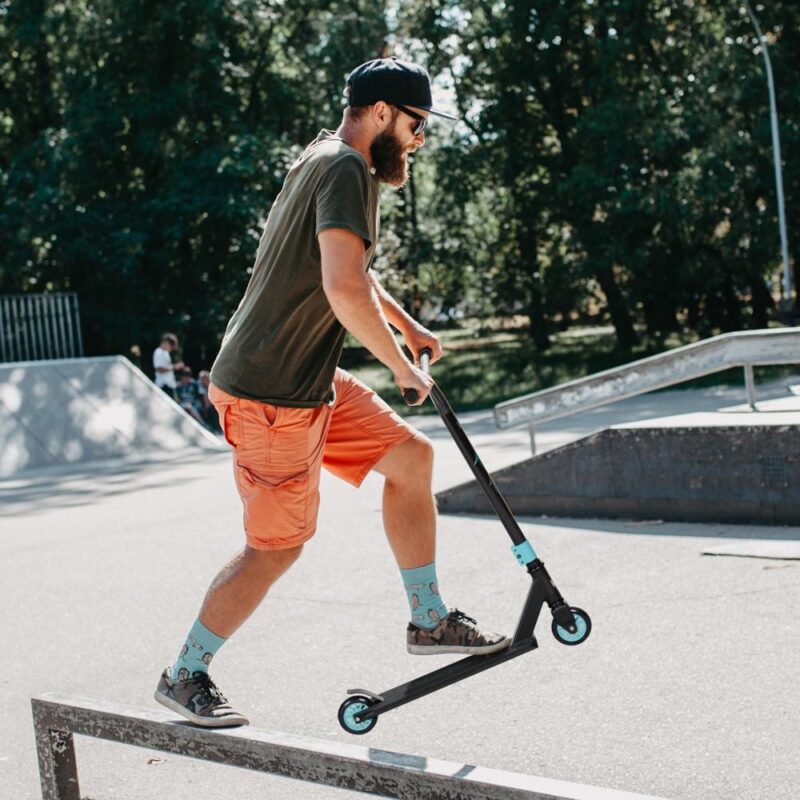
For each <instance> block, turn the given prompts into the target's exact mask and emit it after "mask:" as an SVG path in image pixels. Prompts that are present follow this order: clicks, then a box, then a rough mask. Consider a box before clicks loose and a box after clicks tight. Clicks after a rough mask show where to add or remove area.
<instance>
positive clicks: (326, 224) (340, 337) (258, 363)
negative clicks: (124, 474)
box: [211, 130, 379, 407]
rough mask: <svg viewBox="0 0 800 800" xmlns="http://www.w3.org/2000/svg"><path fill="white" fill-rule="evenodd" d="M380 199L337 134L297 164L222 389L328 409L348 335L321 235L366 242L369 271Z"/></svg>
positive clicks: (272, 224)
mask: <svg viewBox="0 0 800 800" xmlns="http://www.w3.org/2000/svg"><path fill="white" fill-rule="evenodd" d="M378 190H379V183H378V180H377V179H376V178H375V177H373V176H372V175H371V174H370V172H369V168H368V166H367V161H366V159H365V158H364V157H363V156H362V155H361V153H359V152H358V151H357V150H354V149H353V148H352V147H350V146H349V145H347V144H345V143H344V142H343V141H342V140H341V139H338V138H336V136H335V134H334V133H333V132H332V131H327V130H324V131H322V132H321V133H320V134H319V136H318V137H317V138H316V139H315V140H314V141H313V142H312V143H311V144H310V145H309V146H308V147H307V148H306V150H305V152H304V153H303V154H302V155H301V156H300V158H298V159H297V161H295V163H294V164H293V165H292V167H291V169H290V170H289V174H288V175H287V176H286V181H285V182H284V184H283V188H282V189H281V191H280V193H279V194H278V196H277V198H276V199H275V202H274V203H273V205H272V209H271V210H270V213H269V218H268V219H267V224H266V226H265V228H264V232H263V234H262V235H261V241H260V242H259V245H258V254H257V256H256V261H255V266H254V268H253V274H252V276H251V277H250V282H249V284H248V286H247V289H246V291H245V293H244V297H243V298H242V301H241V303H239V307H238V308H237V309H236V312H235V313H234V315H233V316H232V317H231V319H230V322H229V323H228V327H227V330H226V331H225V337H224V338H223V340H222V345H221V348H220V351H219V355H218V356H217V359H216V361H215V362H214V366H213V367H212V369H211V380H212V381H213V382H214V383H215V384H216V385H217V386H219V387H220V388H221V389H223V390H224V391H226V392H228V393H229V394H232V395H234V396H236V397H243V398H246V399H249V400H261V401H263V402H266V403H272V404H274V405H280V406H300V407H303V406H306V407H314V406H318V405H320V403H324V402H327V401H329V400H330V398H331V385H332V382H333V376H334V372H335V370H336V365H337V364H338V362H339V357H340V356H341V352H342V346H343V344H344V337H345V330H344V328H343V327H342V325H341V323H340V322H339V321H338V320H337V319H336V317H335V316H334V314H333V311H332V309H331V307H330V304H329V302H328V298H327V297H326V295H325V292H324V291H323V289H322V270H321V265H320V250H319V243H318V241H317V235H318V234H319V233H320V231H324V230H326V229H328V228H346V229H347V230H350V231H353V232H354V233H356V234H358V235H359V236H360V237H361V238H362V239H363V240H364V269H365V270H367V269H369V268H370V266H371V264H372V259H373V257H374V254H375V245H376V244H377V239H378V229H379V205H378Z"/></svg>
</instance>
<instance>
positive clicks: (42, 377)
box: [0, 356, 225, 477]
mask: <svg viewBox="0 0 800 800" xmlns="http://www.w3.org/2000/svg"><path fill="white" fill-rule="evenodd" d="M198 448H200V449H206V450H221V449H224V448H225V445H224V443H222V442H221V440H219V439H217V437H216V436H214V435H213V434H211V433H209V432H208V431H207V430H205V429H204V428H203V427H202V426H201V425H199V424H198V423H197V422H195V420H193V419H192V418H191V417H189V416H188V415H187V414H186V413H185V412H184V411H183V410H182V409H181V408H180V406H178V405H177V404H176V403H174V402H173V401H172V400H170V399H169V398H168V397H167V396H166V395H165V394H164V393H163V392H162V391H161V390H160V389H158V388H157V387H156V386H155V384H154V383H153V382H152V381H151V380H150V379H149V378H148V377H147V376H146V375H145V374H144V373H143V372H141V371H140V370H139V369H137V368H136V367H135V366H133V364H131V363H130V362H129V361H128V360H127V359H125V358H123V357H122V356H108V357H103V358H80V359H63V360H57V361H33V362H24V363H12V364H0V476H2V477H8V476H11V475H16V474H18V473H19V472H22V471H26V470H33V469H41V468H44V467H54V466H67V465H70V464H79V463H84V462H89V461H102V460H105V459H111V458H129V457H137V458H141V457H145V458H146V457H149V456H163V455H168V454H171V453H175V454H177V453H179V452H181V451H183V450H187V449H195V450H196V449H198Z"/></svg>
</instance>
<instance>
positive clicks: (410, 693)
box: [339, 348, 592, 734]
mask: <svg viewBox="0 0 800 800" xmlns="http://www.w3.org/2000/svg"><path fill="white" fill-rule="evenodd" d="M430 356H431V350H430V349H429V348H425V349H423V350H422V351H421V352H420V366H421V367H422V369H423V370H424V371H425V372H428V370H429V365H430ZM418 398H419V395H418V394H417V392H416V390H414V389H406V391H405V392H404V393H403V399H404V400H405V401H406V402H407V403H408V404H409V405H412V404H414V403H415V402H416V401H417V399H418ZM430 398H431V400H432V401H433V404H434V406H436V410H437V411H438V412H439V415H440V416H441V418H442V421H443V422H444V424H445V425H446V426H447V429H448V430H449V431H450V434H451V435H452V437H453V439H454V440H455V443H456V444H457V445H458V449H459V450H460V451H461V453H462V455H463V456H464V458H465V459H466V461H467V463H468V464H469V466H470V469H471V470H472V472H473V474H474V475H475V477H476V478H477V480H478V483H479V484H480V486H481V489H483V491H484V493H485V494H486V497H487V498H488V499H489V502H490V503H491V505H492V508H494V510H495V512H496V513H497V516H498V517H499V518H500V521H501V522H502V523H503V527H505V529H506V531H507V532H508V535H509V536H510V537H511V541H512V542H513V546H512V548H511V550H512V552H513V553H514V555H515V556H516V559H517V562H518V563H519V564H520V565H521V566H523V567H525V568H526V570H527V571H528V574H529V575H530V576H531V580H532V581H533V584H532V586H531V588H530V590H529V592H528V598H527V600H526V601H525V605H524V606H523V609H522V615H521V616H520V618H519V622H518V623H517V628H516V630H515V632H514V636H513V638H512V640H511V644H510V645H509V646H508V647H507V648H506V649H505V650H500V651H499V652H496V653H491V654H489V655H476V656H468V657H467V658H463V659H461V660H460V661H456V662H455V663H453V664H449V665H448V666H446V667H442V668H441V669H437V670H434V671H433V672H430V673H428V674H427V675H423V676H421V677H419V678H416V679H414V680H413V681H409V682H408V683H404V684H402V685H401V686H396V687H394V688H393V689H388V690H387V691H385V692H381V693H380V694H378V693H377V692H370V691H368V690H366V689H350V690H349V691H348V692H347V694H348V695H351V696H350V697H348V698H347V699H346V700H345V701H344V702H343V703H342V704H341V706H340V707H339V723H340V724H341V726H342V727H343V728H344V729H345V730H346V731H347V732H348V733H355V734H363V733H367V732H368V731H371V730H372V729H373V728H374V727H375V723H376V722H377V721H378V717H379V716H380V715H381V714H385V713H386V712H387V711H391V710H392V709H393V708H398V707H399V706H402V705H405V704H406V703H410V702H411V701H412V700H417V699H418V698H420V697H423V696H424V695H426V694H430V693H431V692H435V691H437V690H438V689H443V688H444V687H445V686H449V685H450V684H452V683H456V682H457V681H461V680H464V678H468V677H469V676H470V675H475V674H476V673H478V672H482V671H483V670H486V669H490V668H491V667H496V666H497V665H498V664H502V663H503V662H504V661H510V660H511V659H512V658H516V657H517V656H521V655H523V654H524V653H530V652H531V651H532V650H535V649H536V648H537V647H538V642H537V641H536V637H535V636H534V635H533V629H534V627H535V626H536V622H537V620H538V619H539V613H540V612H541V610H542V606H543V605H544V604H545V603H547V605H548V606H549V607H550V611H551V612H552V615H553V620H552V623H551V630H552V632H553V636H555V638H556V639H557V640H558V641H559V642H561V644H566V645H576V644H581V642H585V641H586V639H587V638H588V636H589V634H590V633H591V630H592V621H591V619H589V615H588V614H587V613H586V612H585V611H583V610H581V609H580V608H575V607H572V606H568V605H567V604H566V602H565V601H564V598H563V597H562V596H561V595H560V594H559V591H558V589H556V586H555V584H554V583H553V581H552V579H551V578H550V575H549V574H548V573H547V570H546V569H545V567H544V564H543V563H542V561H541V560H540V559H539V557H538V556H537V555H536V553H535V551H534V549H533V547H532V546H531V543H530V542H529V541H528V540H527V539H526V538H525V535H524V534H523V533H522V531H521V530H520V527H519V525H518V524H517V521H516V520H515V519H514V515H513V514H512V513H511V509H510V508H509V507H508V504H507V503H506V501H505V499H504V498H503V496H502V495H501V494H500V492H499V490H498V489H497V487H496V486H495V484H494V481H493V480H492V477H491V475H490V474H489V473H488V471H487V470H486V467H484V466H483V464H482V463H481V460H480V459H479V458H478V455H477V453H476V452H475V450H474V448H473V447H472V445H471V444H470V441H469V439H467V435H466V434H465V433H464V430H463V428H462V427H461V425H460V424H459V422H458V420H457V419H456V416H455V414H454V413H453V409H452V408H451V407H450V404H449V403H448V402H447V399H446V398H445V396H444V394H443V393H442V391H441V389H439V387H438V386H437V385H436V384H434V385H433V388H432V389H431V392H430Z"/></svg>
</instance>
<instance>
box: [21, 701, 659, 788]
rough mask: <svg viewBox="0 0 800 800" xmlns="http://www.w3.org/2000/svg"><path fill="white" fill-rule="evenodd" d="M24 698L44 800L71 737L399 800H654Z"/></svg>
mask: <svg viewBox="0 0 800 800" xmlns="http://www.w3.org/2000/svg"><path fill="white" fill-rule="evenodd" d="M31 704H32V707H33V720H34V728H35V733H36V749H37V753H38V756H39V772H40V775H41V781H42V798H43V800H80V788H79V783H78V769H77V761H76V758H75V747H74V742H73V735H74V734H79V735H82V736H91V737H94V738H97V739H107V740H110V741H113V742H120V743H122V744H129V745H135V746H137V747H146V748H148V749H150V750H160V751H162V752H167V753H174V754H175V755H181V756H186V757H188V758H198V759H202V760H204V761H211V762H215V763H218V764H227V765H229V766H235V767H244V768H246V769H252V770H257V771H259V772H269V773H272V774H274V775H279V776H282V777H284V778H295V779H297V780H301V781H307V782H311V783H319V784H324V785H326V786H336V787H339V788H341V789H350V790H352V791H357V792H364V793H365V794H373V795H378V796H380V797H395V798H404V799H405V800H418V799H419V798H420V797H431V798H434V797H435V798H437V800H657V798H653V797H645V796H644V795H640V794H631V793H630V792H617V791H614V790H611V789H597V788H595V787H592V786H583V785H581V784H577V783H567V782H565V781H557V780H551V779H549V778H535V777H532V776H530V775H521V774H519V773H515V772H503V771H501V770H494V769H485V768H483V767H473V766H471V765H469V764H454V763H451V762H448V761H437V760H435V759H430V758H424V757H420V756H410V755H405V754H403V753H392V752H388V751H386V750H375V749H373V748H371V747H359V746H357V745H351V744H339V743H338V742H325V741H320V740H317V739H307V738H305V737H301V736H290V735H288V734H282V733H280V734H279V733H267V732H265V731H258V730H254V729H252V728H234V729H227V730H219V729H218V730H209V729H208V728H197V727H194V726H192V725H188V724H186V723H185V722H179V721H177V720H176V719H175V718H174V717H173V716H171V715H170V714H168V713H166V712H163V711H156V710H153V711H142V710H140V709H135V708H128V707H126V706H119V705H116V704H115V705H111V704H105V703H102V704H101V703H97V702H95V701H93V700H85V699H82V698H74V697H67V696H64V695H59V694H48V695H44V696H43V697H39V698H34V699H33V700H32V701H31Z"/></svg>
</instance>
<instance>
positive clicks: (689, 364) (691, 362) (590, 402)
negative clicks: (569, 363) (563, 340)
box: [494, 328, 800, 452]
mask: <svg viewBox="0 0 800 800" xmlns="http://www.w3.org/2000/svg"><path fill="white" fill-rule="evenodd" d="M769 364H800V328H775V329H769V330H755V331H738V332H736V333H723V334H722V335H721V336H714V337H712V338H710V339H703V340H702V341H700V342H695V343H694V344H689V345H685V346H684V347H676V348H675V349H674V350H669V351H667V352H666V353H659V354H658V355H655V356H650V357H649V358H642V359H640V360H639V361H633V362H631V363H630V364H625V365H623V366H621V367H615V368H614V369H609V370H605V371H604V372H598V373H596V374H595V375H589V376H587V377H585V378H579V379H578V380H574V381H570V382H569V383H563V384H561V385H560V386H554V387H553V388H551V389H543V390H542V391H540V392H533V393H532V394H526V395H523V396H522V397H517V398H515V399H513V400H507V401H506V402H504V403H498V404H497V405H496V406H495V407H494V418H495V423H496V425H497V427H498V428H513V427H514V426H516V425H524V424H528V425H529V426H531V446H532V447H534V452H536V451H535V446H534V438H533V436H534V432H533V426H535V425H539V424H541V423H542V422H547V421H548V420H551V419H557V418H558V417H565V416H568V415H570V414H576V413H577V412H579V411H588V410H589V409H590V408H596V407H597V406H603V405H606V404H607V403H611V402H615V401H617V400H624V399H625V398H627V397H634V396H635V395H638V394H644V393H646V392H652V391H654V390H656V389H663V388H665V387H667V386H672V385H674V384H676V383H682V382H683V381H688V380H692V379H694V378H700V377H702V376H703V375H710V374H711V373H714V372H720V371H721V370H725V369H730V368H731V367H742V368H743V369H744V376H745V388H746V392H747V402H748V404H749V405H750V407H751V408H752V409H753V410H754V411H756V410H757V408H756V390H755V380H754V377H753V367H756V366H766V365H769Z"/></svg>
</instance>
